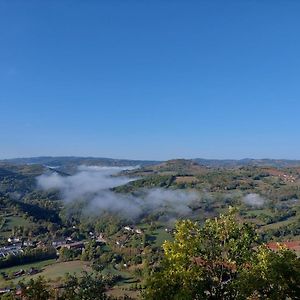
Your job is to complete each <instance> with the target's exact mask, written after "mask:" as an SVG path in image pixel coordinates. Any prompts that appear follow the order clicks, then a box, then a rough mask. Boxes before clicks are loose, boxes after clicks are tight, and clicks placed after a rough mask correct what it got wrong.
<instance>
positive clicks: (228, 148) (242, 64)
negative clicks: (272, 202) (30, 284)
mask: <svg viewBox="0 0 300 300" xmlns="http://www.w3.org/2000/svg"><path fill="white" fill-rule="evenodd" d="M40 155H81V156H103V157H115V158H137V159H169V158H179V157H185V158H191V157H204V158H243V157H254V158H263V157H269V158H297V159H300V1H298V0H281V1H280V0H269V1H268V0H262V1H259V0H257V1H254V0H253V1H252V0H236V1H234V0H232V1H230V0H226V1H224V0H220V1H214V0H207V1H201V0H195V1H193V0H189V1H187V0H181V1H179V0H151V1H145V0H107V1H101V0H97V1H96V0H94V1H93V0H87V1H83V0H77V1H76V0H72V1H71V0H51V1H50V0H43V1H41V0H36V1H31V0H28V1H24V0H19V1H17V0H0V158H7V157H25V156H40Z"/></svg>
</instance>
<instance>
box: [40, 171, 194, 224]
mask: <svg viewBox="0 0 300 300" xmlns="http://www.w3.org/2000/svg"><path fill="white" fill-rule="evenodd" d="M125 169H128V168H121V167H98V166H80V167H78V172H77V173H76V174H74V175H72V176H61V175H59V174H57V173H52V174H44V175H41V176H39V177H38V178H37V182H38V187H39V188H41V189H43V190H48V189H52V188H55V189H58V190H59V191H60V192H61V195H62V198H63V200H64V201H65V202H66V203H71V202H74V201H78V200H79V199H85V200H87V202H88V205H87V208H86V212H88V213H100V212H102V211H106V212H111V213H117V214H120V215H122V216H124V217H128V218H137V217H139V216H141V215H143V214H144V213H151V212H154V211H157V210H159V209H161V208H164V210H167V212H168V213H169V214H173V215H176V214H179V215H181V216H185V215H188V214H189V213H191V208H190V207H189V204H191V203H193V202H194V201H196V200H197V199H199V195H198V194H197V193H195V192H188V191H181V190H166V189H160V188H156V189H148V190H143V192H142V193H141V194H142V196H134V195H129V194H120V193H115V192H113V191H111V190H110V189H111V188H114V187H117V186H120V185H124V184H126V183H128V182H130V181H132V179H130V178H128V177H124V176H116V175H117V174H118V173H119V172H120V171H122V170H125Z"/></svg>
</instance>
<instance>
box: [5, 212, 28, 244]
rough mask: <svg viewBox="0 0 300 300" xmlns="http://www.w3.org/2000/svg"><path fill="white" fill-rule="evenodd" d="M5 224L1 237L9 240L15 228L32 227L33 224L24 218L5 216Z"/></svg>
mask: <svg viewBox="0 0 300 300" xmlns="http://www.w3.org/2000/svg"><path fill="white" fill-rule="evenodd" d="M3 217H4V218H5V223H4V225H3V226H2V228H1V230H0V237H2V238H5V239H6V238H8V237H9V236H10V235H11V231H12V229H13V228H14V227H15V226H23V227H28V226H30V224H31V222H30V221H29V220H27V219H25V218H24V217H22V216H3Z"/></svg>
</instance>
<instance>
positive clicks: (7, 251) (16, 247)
mask: <svg viewBox="0 0 300 300" xmlns="http://www.w3.org/2000/svg"><path fill="white" fill-rule="evenodd" d="M22 246H23V244H22V242H19V243H13V244H8V245H5V246H3V247H1V248H0V258H4V257H6V256H8V255H18V254H20V253H22V252H23V250H22Z"/></svg>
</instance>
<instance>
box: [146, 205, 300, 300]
mask: <svg viewBox="0 0 300 300" xmlns="http://www.w3.org/2000/svg"><path fill="white" fill-rule="evenodd" d="M256 240H257V235H256V233H255V230H254V228H253V227H252V226H250V225H249V224H245V223H244V224H241V223H239V222H238V221H237V219H236V217H235V212H234V210H232V209H230V211H229V213H228V214H226V215H221V216H220V217H219V218H215V219H212V220H207V221H206V222H205V224H204V226H203V227H201V226H200V224H199V223H197V222H192V221H190V220H184V221H180V222H178V223H177V225H176V234H175V240H174V241H173V242H169V241H168V242H165V243H164V245H163V249H164V254H165V255H164V259H163V261H162V265H161V267H160V269H159V270H158V271H157V272H154V273H153V274H152V275H150V278H149V279H148V282H147V284H146V291H145V293H144V298H145V299H174V300H178V299H185V300H188V299H247V297H248V296H252V295H256V294H258V295H262V298H263V299H283V298H274V297H273V296H272V294H271V293H269V294H270V295H269V294H268V295H269V296H268V297H269V298H268V297H265V295H266V293H265V292H267V291H269V290H271V289H272V287H273V286H274V284H275V282H277V285H278V286H277V287H276V288H277V289H278V290H279V291H280V292H281V293H282V295H297V291H298V290H297V289H298V288H299V280H298V279H299V274H300V269H299V260H298V259H297V257H296V256H295V255H294V254H293V253H291V252H290V251H288V250H286V249H285V250H284V252H279V253H275V252H272V251H271V250H268V249H267V248H266V247H263V248H261V247H259V248H257V250H255V249H256V248H255V247H254V246H255V242H256ZM287 270H288V271H287ZM272 274H273V275H272ZM296 274H297V275H296ZM254 278H255V282H260V283H261V286H260V285H256V284H252V285H247V283H248V282H249V280H253V279H254ZM297 280H298V281H297ZM288 289H290V290H292V291H293V292H292V291H290V292H289V293H288V294H285V291H287V290H288ZM272 297H273V298H272ZM293 299H295V298H293ZM296 299H297V298H296Z"/></svg>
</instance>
